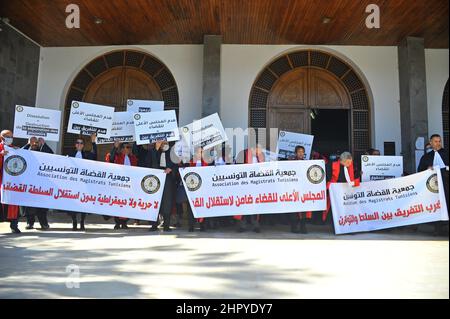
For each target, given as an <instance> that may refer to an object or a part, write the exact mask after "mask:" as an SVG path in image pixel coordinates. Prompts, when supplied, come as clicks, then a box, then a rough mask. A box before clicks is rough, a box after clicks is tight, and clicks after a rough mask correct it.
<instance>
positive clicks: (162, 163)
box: [159, 152, 167, 167]
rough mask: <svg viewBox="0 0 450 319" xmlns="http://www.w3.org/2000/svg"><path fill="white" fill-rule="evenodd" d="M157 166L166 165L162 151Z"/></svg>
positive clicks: (164, 154)
mask: <svg viewBox="0 0 450 319" xmlns="http://www.w3.org/2000/svg"><path fill="white" fill-rule="evenodd" d="M159 166H160V167H166V166H167V163H166V153H165V152H162V153H161V157H160V158H159Z"/></svg>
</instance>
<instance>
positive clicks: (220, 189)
mask: <svg viewBox="0 0 450 319" xmlns="http://www.w3.org/2000/svg"><path fill="white" fill-rule="evenodd" d="M180 174H181V177H182V180H183V183H184V187H185V190H186V193H187V196H188V198H189V203H190V205H191V208H192V212H193V213H194V216H195V217H197V218H198V217H215V216H229V215H254V214H277V213H289V212H302V211H303V212H305V211H323V210H324V209H325V208H326V202H327V199H326V190H325V189H326V178H325V163H324V161H322V160H317V161H280V162H264V163H257V164H241V165H219V166H205V167H187V168H184V169H180Z"/></svg>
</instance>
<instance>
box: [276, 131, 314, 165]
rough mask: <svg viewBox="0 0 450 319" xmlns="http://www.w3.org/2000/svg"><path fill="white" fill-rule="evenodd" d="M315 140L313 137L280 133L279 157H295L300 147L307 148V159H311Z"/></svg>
mask: <svg viewBox="0 0 450 319" xmlns="http://www.w3.org/2000/svg"><path fill="white" fill-rule="evenodd" d="M313 140H314V136H313V135H308V134H301V133H293V132H286V131H280V134H279V135H278V143H277V154H278V157H279V158H292V157H295V147H296V146H297V145H300V146H303V147H304V148H305V159H310V157H311V148H312V144H313Z"/></svg>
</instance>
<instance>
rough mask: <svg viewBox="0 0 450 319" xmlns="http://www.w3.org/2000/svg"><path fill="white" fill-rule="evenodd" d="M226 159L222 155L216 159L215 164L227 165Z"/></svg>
mask: <svg viewBox="0 0 450 319" xmlns="http://www.w3.org/2000/svg"><path fill="white" fill-rule="evenodd" d="M225 164H226V163H225V161H224V160H223V158H222V157H219V158H217V159H216V160H215V165H225Z"/></svg>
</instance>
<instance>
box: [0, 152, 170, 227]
mask: <svg viewBox="0 0 450 319" xmlns="http://www.w3.org/2000/svg"><path fill="white" fill-rule="evenodd" d="M8 151H9V153H8V155H7V156H6V157H5V160H4V165H3V168H4V172H3V181H2V183H3V184H2V187H1V200H2V203H5V204H13V205H20V206H28V207H42V208H54V209H61V210H69V211H75V212H85V213H93V214H101V215H110V216H119V217H128V218H134V219H142V220H151V221H156V220H157V216H158V211H159V207H160V205H161V196H162V193H163V190H164V182H165V178H166V175H165V174H164V172H163V171H162V170H157V169H150V168H141V167H132V166H124V165H117V164H110V163H103V162H96V161H90V160H84V159H78V158H73V157H66V156H61V155H53V154H47V153H41V152H34V151H29V150H21V149H20V150H14V149H11V148H8Z"/></svg>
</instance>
